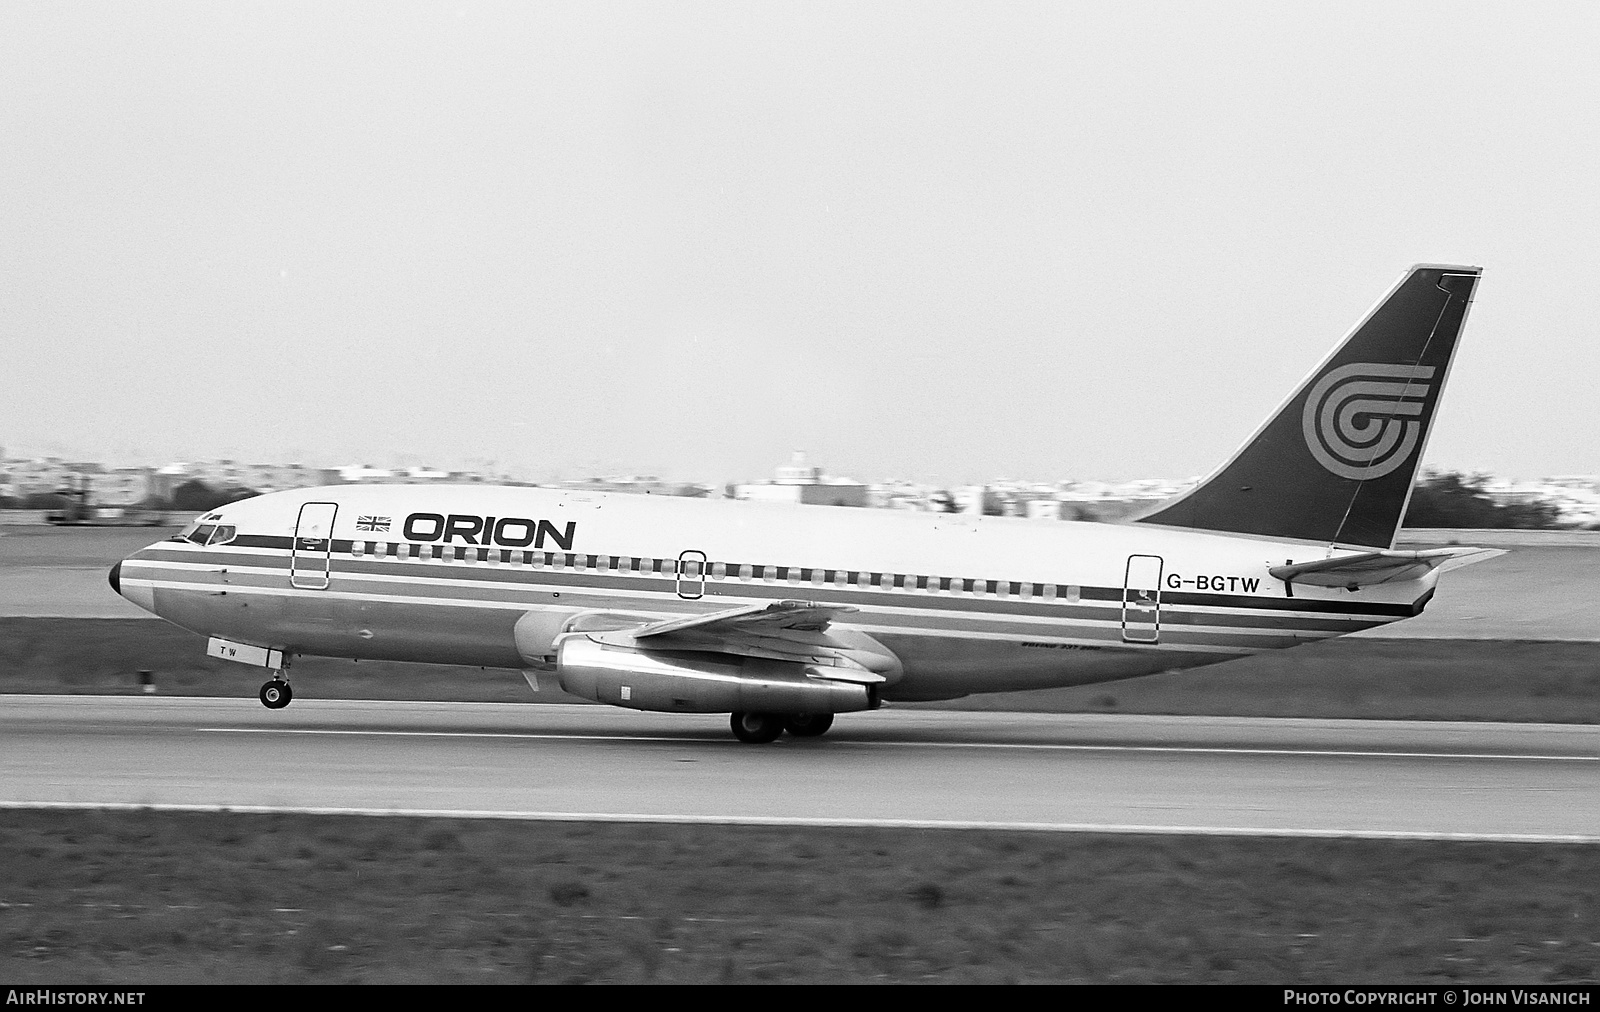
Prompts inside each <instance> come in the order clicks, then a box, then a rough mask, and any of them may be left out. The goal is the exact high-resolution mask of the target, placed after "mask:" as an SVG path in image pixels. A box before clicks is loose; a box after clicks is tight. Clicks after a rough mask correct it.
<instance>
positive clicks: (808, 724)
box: [730, 713, 833, 745]
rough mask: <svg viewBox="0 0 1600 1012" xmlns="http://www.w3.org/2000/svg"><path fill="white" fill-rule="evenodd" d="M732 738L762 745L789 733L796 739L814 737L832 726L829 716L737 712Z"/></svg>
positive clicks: (733, 720)
mask: <svg viewBox="0 0 1600 1012" xmlns="http://www.w3.org/2000/svg"><path fill="white" fill-rule="evenodd" d="M730 723H731V724H732V725H733V735H734V737H736V738H738V739H739V740H740V741H742V742H747V743H749V744H751V745H765V744H766V743H767V742H769V741H775V740H776V739H777V737H778V735H780V734H782V733H783V732H785V731H788V732H789V733H790V734H791V735H793V736H795V737H796V738H815V737H817V736H819V735H821V734H823V733H824V732H826V731H827V730H828V728H830V727H832V726H833V714H831V713H736V714H734V715H733V719H732V720H731V721H730Z"/></svg>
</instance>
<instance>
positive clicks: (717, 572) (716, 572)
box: [711, 562, 728, 580]
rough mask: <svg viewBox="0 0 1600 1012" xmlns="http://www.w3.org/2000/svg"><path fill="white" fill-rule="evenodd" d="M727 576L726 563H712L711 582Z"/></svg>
mask: <svg viewBox="0 0 1600 1012" xmlns="http://www.w3.org/2000/svg"><path fill="white" fill-rule="evenodd" d="M727 575H728V564H727V563H726V562H714V563H712V564H711V578H712V579H713V580H720V579H722V578H723V577H725V576H727Z"/></svg>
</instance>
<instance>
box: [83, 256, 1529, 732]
mask: <svg viewBox="0 0 1600 1012" xmlns="http://www.w3.org/2000/svg"><path fill="white" fill-rule="evenodd" d="M1480 274H1481V270H1480V269H1479V268H1477V267H1455V266H1447V265H1439V264H1421V265H1418V266H1415V267H1413V268H1411V269H1410V270H1409V271H1407V272H1406V273H1405V275H1404V276H1403V277H1402V278H1401V279H1400V281H1399V282H1398V283H1397V284H1396V285H1395V286H1394V288H1392V289H1391V290H1390V291H1389V292H1388V293H1387V294H1386V295H1385V296H1384V297H1383V298H1382V299H1381V300H1380V301H1379V302H1378V304H1377V305H1376V306H1375V307H1374V308H1373V309H1372V310H1371V311H1370V312H1369V313H1368V314H1367V315H1366V317H1365V318H1363V319H1362V321H1361V322H1360V323H1359V324H1358V325H1357V326H1356V328H1355V329H1354V330H1353V331H1351V332H1350V334H1349V336H1347V337H1346V338H1345V340H1344V341H1343V342H1342V343H1340V345H1339V346H1338V348H1336V349H1335V350H1334V352H1333V353H1332V354H1331V355H1330V356H1329V357H1328V358H1327V359H1326V360H1325V361H1324V362H1323V363H1322V364H1321V365H1319V366H1318V367H1317V368H1316V369H1315V370H1313V371H1312V373H1311V375H1310V376H1309V377H1308V378H1307V379H1306V380H1305V381H1304V382H1303V383H1301V385H1300V386H1299V388H1298V389H1296V390H1295V391H1294V393H1293V394H1292V395H1291V396H1290V397H1289V399H1288V400H1287V401H1286V402H1285V403H1284V404H1283V406H1282V407H1281V408H1279V410H1278V411H1277V412H1275V413H1274V414H1273V416H1272V417H1271V418H1270V419H1269V420H1268V421H1267V422H1266V424H1265V425H1264V426H1262V428H1261V429H1260V430H1259V431H1258V432H1256V434H1255V435H1254V436H1252V437H1251V438H1250V439H1249V440H1248V441H1247V442H1246V443H1245V444H1244V446H1243V447H1242V448H1241V449H1240V450H1239V451H1238V452H1237V453H1236V454H1234V456H1233V457H1232V458H1231V459H1230V460H1228V462H1227V463H1225V464H1223V465H1222V467H1221V468H1219V469H1218V470H1217V471H1216V472H1215V473H1214V474H1212V475H1211V476H1210V477H1208V478H1207V479H1205V480H1204V481H1202V482H1201V483H1199V484H1198V485H1197V486H1195V487H1194V488H1193V489H1191V490H1189V491H1187V492H1185V493H1183V494H1181V495H1179V496H1177V497H1175V498H1173V499H1171V500H1169V501H1168V502H1165V503H1163V504H1161V505H1159V506H1158V507H1156V508H1155V509H1153V510H1152V511H1150V512H1148V513H1147V514H1146V515H1143V516H1140V517H1137V518H1135V519H1133V520H1130V521H1127V522H1122V523H1063V522H1054V523H1050V522H1041V521H1029V520H1021V519H1010V518H1003V517H973V516H966V515H949V514H938V513H909V512H902V511H889V510H862V509H840V508H835V507H821V506H817V507H801V506H786V505H776V504H769V503H754V502H727V501H703V500H691V499H675V498H659V497H647V496H631V495H603V494H598V493H591V492H580V491H559V490H554V489H541V488H516V487H494V486H480V485H471V486H430V485H354V486H338V487H331V488H315V489H305V490H298V491H288V492H275V493H272V494H270V495H263V496H259V497H256V498H253V499H246V500H243V501H241V502H236V503H232V504H230V505H227V506H224V507H222V508H221V509H218V510H215V511H213V512H210V513H207V514H205V515H204V516H202V517H201V518H200V519H199V520H197V521H196V522H195V523H193V524H191V525H190V526H189V527H188V528H187V529H186V530H184V531H183V532H182V533H181V534H179V535H178V536H176V537H174V538H172V539H171V540H168V541H163V542H159V543H157V544H154V545H151V546H150V547H149V548H145V549H143V550H141V551H139V552H136V553H134V554H133V555H131V556H129V557H128V558H126V559H124V560H123V561H122V562H120V563H118V564H117V565H116V566H115V567H113V568H112V570H111V586H112V587H113V588H114V589H115V590H116V591H117V592H118V593H120V594H122V595H123V596H124V597H126V598H127V599H128V600H130V601H132V602H134V603H135V604H137V605H139V606H140V607H142V608H144V609H146V610H148V611H151V612H153V613H155V614H156V615H159V616H160V617H162V618H164V619H167V620H168V621H170V622H174V623H176V624H177V625H179V626H182V627H183V628H185V629H189V630H192V631H194V632H196V633H200V634H201V635H204V636H207V637H209V646H208V652H209V653H210V654H211V655H212V656H215V657H221V658H226V659H228V660H233V661H239V662H243V663H246V664H253V665H258V666H260V667H262V668H265V669H267V670H268V671H270V673H271V677H270V679H269V680H268V681H267V682H266V684H265V685H263V686H262V687H261V694H260V695H261V701H262V702H263V703H265V704H266V705H267V706H269V707H273V708H277V707H281V706H285V705H287V704H288V702H289V700H290V699H291V698H292V694H291V691H290V688H289V681H288V677H287V672H288V669H289V662H290V659H291V658H293V657H296V656H300V655H306V656H313V655H314V656H325V657H349V658H357V659H362V660H365V659H368V658H373V659H385V660H396V661H424V662H431V663H436V664H462V665H474V666H480V667H498V668H509V669H520V670H521V671H523V672H524V674H525V676H526V677H527V679H528V681H529V684H530V685H531V686H532V687H533V688H535V689H536V690H538V689H541V687H544V688H549V689H553V688H555V687H556V686H559V687H560V688H561V689H562V690H565V691H566V692H568V693H571V694H572V695H575V696H580V697H582V698H584V699H589V700H595V701H597V702H601V703H610V704H612V705H615V706H624V707H631V708H634V709H639V710H663V711H678V712H685V713H731V714H732V724H733V731H734V733H735V734H736V735H737V736H738V737H739V738H740V739H742V740H744V741H748V742H766V741H772V740H773V739H775V738H776V737H778V736H779V735H780V734H782V733H784V732H785V731H787V732H788V733H789V734H791V735H797V736H802V737H809V736H815V735H820V734H822V733H823V732H825V731H826V730H827V729H828V727H829V726H830V725H831V724H832V722H833V719H834V715H835V714H840V713H849V712H852V711H857V710H870V709H873V708H876V707H877V706H879V705H880V704H881V703H883V702H886V701H894V700H929V699H951V698H954V697H957V696H963V695H967V694H969V693H975V692H1002V691H1015V690H1019V689H1042V688H1049V687H1055V686H1064V685H1079V684H1085V683H1090V682H1099V681H1109V680H1112V679H1119V678H1130V677H1134V676H1137V675H1146V674H1151V673H1153V672H1158V671H1170V670H1173V669H1176V668H1189V667H1196V666H1199V665H1204V664H1214V663H1216V662H1218V661H1223V660H1228V659H1230V658H1234V657H1239V656H1242V655H1245V654H1251V653H1257V652H1260V651H1263V650H1273V649H1279V648H1282V647H1292V646H1296V645H1297V644H1301V643H1309V642H1315V641H1317V640H1323V639H1328V638H1330V637H1333V636H1339V635H1342V634H1344V633H1349V632H1354V631H1356V630H1358V629H1369V628H1372V627H1373V626H1378V625H1383V624H1384V623H1387V622H1393V621H1396V620H1399V619H1405V618H1409V617H1411V616H1413V615H1417V614H1419V613H1421V611H1422V609H1423V608H1424V607H1425V606H1426V605H1427V603H1428V599H1429V598H1430V597H1432V596H1433V592H1434V585H1435V583H1436V582H1437V580H1438V578H1439V575H1440V573H1441V572H1443V571H1445V570H1448V569H1451V568H1454V567H1456V566H1460V565H1465V564H1467V563H1468V562H1473V561H1477V560H1478V559H1480V558H1484V557H1487V556H1488V555H1492V554H1498V553H1494V552H1485V551H1482V550H1479V549H1472V548H1438V549H1431V550H1427V551H1396V550H1394V539H1395V534H1396V531H1397V530H1398V528H1399V526H1400V520H1401V518H1402V517H1403V516H1404V515H1405V510H1406V504H1407V503H1408V502H1409V500H1410V496H1411V488H1412V482H1413V479H1414V477H1415V475H1416V471H1417V467H1418V465H1419V463H1420V461H1421V458H1422V453H1423V448H1424V447H1425V445H1426V443H1427V437H1428V430H1429V427H1430V425H1431V423H1432V421H1433V417H1434V412H1435V409H1436V407H1437V405H1438V402H1439V395H1440V392H1441V391H1442V390H1443V388H1444V384H1445V380H1446V378H1447V377H1448V375H1449V369H1450V361H1451V358H1452V356H1453V353H1454V351H1455V347H1456V339H1457V337H1458V336H1459V335H1460V333H1461V328H1462V325H1463V323H1464V322H1465V320H1466V316H1467V309H1468V307H1469V306H1470V305H1471V303H1472V296H1473V290H1474V288H1475V286H1476V284H1477V281H1478V278H1479V276H1480Z"/></svg>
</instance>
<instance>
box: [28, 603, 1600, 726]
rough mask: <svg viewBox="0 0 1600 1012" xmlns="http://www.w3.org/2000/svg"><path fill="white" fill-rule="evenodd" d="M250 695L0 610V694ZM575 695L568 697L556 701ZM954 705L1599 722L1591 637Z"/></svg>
mask: <svg viewBox="0 0 1600 1012" xmlns="http://www.w3.org/2000/svg"><path fill="white" fill-rule="evenodd" d="M140 670H148V671H152V672H154V681H155V684H156V687H157V689H158V691H160V692H166V693H172V694H175V695H221V696H240V697H249V696H252V695H254V694H255V691H256V687H257V686H258V685H259V684H260V682H261V681H262V679H263V672H261V671H260V670H259V669H255V668H248V667H244V666H243V665H238V664H229V663H227V662H225V661H218V660H213V659H211V658H208V657H206V656H205V641H204V640H203V639H202V638H201V637H198V636H195V635H193V634H191V633H187V632H184V631H183V630H181V629H178V628H177V627H175V626H172V625H168V624H167V623H165V622H157V621H151V620H145V619H51V618H38V619H26V618H8V619H0V692H65V693H101V694H107V693H109V694H115V693H137V692H139V691H140V688H139V685H138V680H137V677H136V673H137V672H138V671H140ZM293 675H294V686H295V691H296V694H297V695H299V696H301V697H302V698H312V697H319V696H320V697H322V698H341V699H418V700H479V701H488V702H530V703H532V702H539V701H541V699H542V698H543V699H548V697H539V696H535V695H533V694H532V693H531V692H529V691H528V688H527V686H526V685H525V684H524V683H523V681H522V679H521V678H520V677H519V676H518V675H517V674H516V673H515V672H511V671H500V670H489V671H485V670H481V669H477V668H460V667H449V666H444V665H430V664H399V663H392V662H384V661H363V662H361V663H359V664H356V663H353V662H350V661H336V660H329V659H326V658H315V657H312V658H300V659H298V660H296V661H295V667H294V672H293ZM560 698H561V700H562V701H566V702H572V701H574V700H573V699H572V697H560ZM897 705H909V706H912V707H931V708H937V709H958V710H1021V711H1034V712H1048V713H1081V712H1094V711H1099V712H1122V713H1168V714H1205V715H1212V716H1251V717H1352V718H1372V719H1416V720H1521V721H1544V722H1552V723H1597V722H1600V643H1581V642H1529V641H1518V640H1501V641H1496V640H1381V639H1337V640H1329V641H1326V642H1322V643H1316V644H1311V645H1308V646H1304V647H1298V648H1296V649H1294V650H1284V651H1275V652H1272V653H1267V654H1258V655H1256V656H1254V657H1246V658H1242V659H1240V660H1236V661H1229V662H1227V663H1224V664H1217V665H1213V666H1211V667H1207V668H1197V669H1194V670H1191V671H1182V672H1173V673H1169V674H1162V675H1152V676H1149V677H1147V678H1135V679H1129V680H1127V681H1122V682H1107V683H1102V684H1099V685H1088V686H1082V687H1080V688H1074V689H1047V690H1042V691H1038V692H1026V693H1020V692H1019V693H996V694H992V695H980V696H969V697H966V698H965V699H960V700H952V701H949V702H938V703H927V704H897Z"/></svg>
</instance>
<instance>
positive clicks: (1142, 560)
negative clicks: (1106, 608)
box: [1122, 555, 1161, 643]
mask: <svg viewBox="0 0 1600 1012" xmlns="http://www.w3.org/2000/svg"><path fill="white" fill-rule="evenodd" d="M1122 638H1123V640H1125V641H1126V642H1128V643H1158V642H1160V641H1161V556H1159V555H1130V556H1128V568H1127V571H1126V573H1125V574H1124V577H1123V581H1122Z"/></svg>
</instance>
